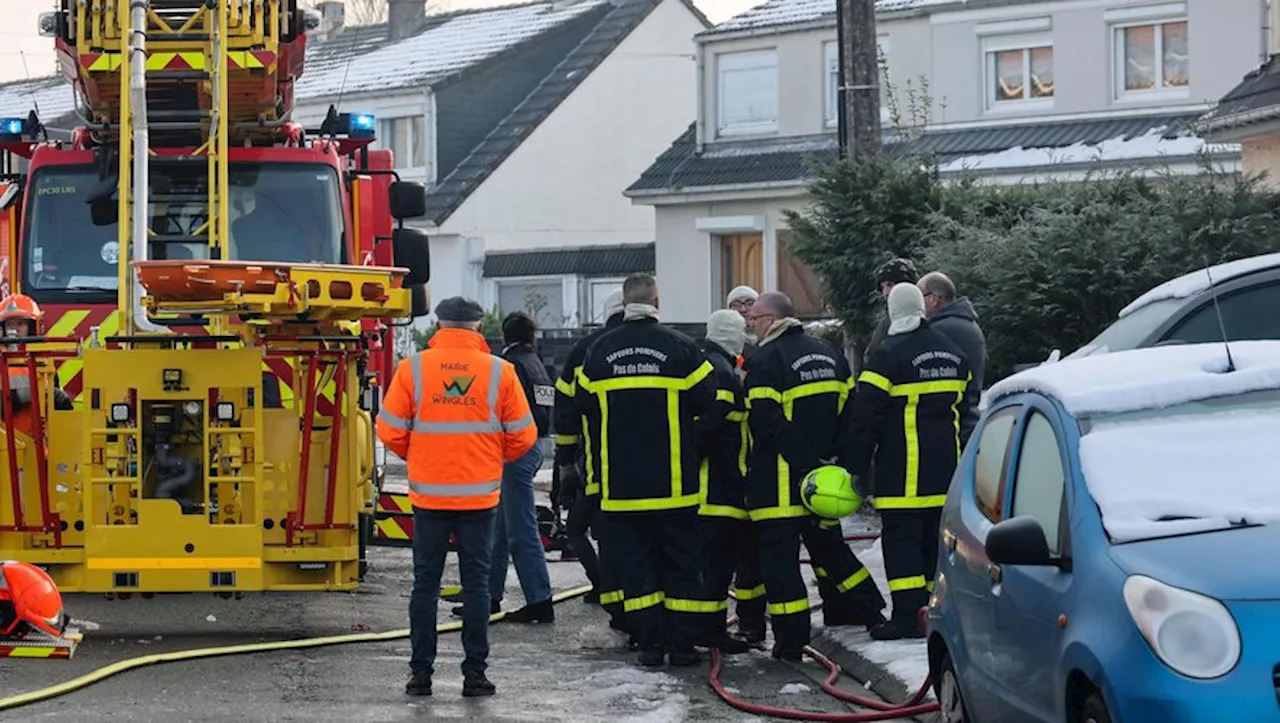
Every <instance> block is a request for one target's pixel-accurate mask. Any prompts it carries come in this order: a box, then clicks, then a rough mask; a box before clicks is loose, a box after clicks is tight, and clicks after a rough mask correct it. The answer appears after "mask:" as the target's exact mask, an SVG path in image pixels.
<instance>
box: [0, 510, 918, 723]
mask: <svg viewBox="0 0 1280 723" xmlns="http://www.w3.org/2000/svg"><path fill="white" fill-rule="evenodd" d="M877 537H878V535H874V534H864V535H846V536H845V540H850V541H866V540H874V539H876V538H877ZM591 589H592V586H591V585H583V586H580V587H576V588H572V589H569V590H565V591H563V592H559V593H556V594H555V595H553V596H552V598H551V600H552V602H553V603H561V602H564V601H566V600H571V599H573V598H577V597H581V596H583V595H585V594H587V593H588V592H590V591H591ZM821 607H822V605H821V603H819V604H817V605H814V606H813V607H812V608H811V609H812V610H818V609H820V608H821ZM505 616H506V612H499V613H495V614H494V615H493V616H491V617H490V618H489V620H490V622H500V621H502V619H503V618H504V617H505ZM736 619H737V616H736V615H735V616H732V617H731V618H730V619H729V624H733V623H734V622H735V621H736ZM461 629H462V621H460V620H459V621H453V622H448V623H441V624H440V625H438V626H437V627H436V631H437V632H440V633H450V632H457V631H460V630H461ZM407 637H409V630H408V629H402V630H389V631H386V632H382V633H363V632H362V633H351V634H346V635H329V636H322V637H315V638H302V639H299V640H281V641H276V642H270V643H249V644H244V645H226V646H220V647H211V648H194V649H191V650H177V651H173V652H170V653H157V654H153V655H143V656H139V657H136V658H129V659H126V660H121V661H118V662H115V663H111V664H110V665H106V666H103V667H101V668H98V669H97V670H94V671H91V672H89V673H86V674H84V675H81V676H79V677H77V678H73V679H71V680H68V681H66V682H63V683H58V684H56V685H51V686H49V687H47V688H41V689H38V690H33V691H30V692H27V693H19V694H18V695H12V696H8V697H5V698H0V711H4V710H12V709H14V708H19V707H22V706H26V705H31V704H33V703H38V702H40V701H45V700H50V699H52V698H58V697H61V696H64V695H68V694H70V693H73V692H75V691H78V690H81V689H84V688H87V687H89V686H90V685H93V684H94V683H99V682H102V681H104V680H106V679H108V678H111V677H114V676H116V675H119V674H121V673H125V672H127V671H130V670H135V669H137V668H143V667H146V666H149V665H158V664H161V663H176V662H181V661H186V660H197V659H201V658H214V657H221V656H227V655H247V654H251V653H265V652H272V651H277V650H298V649H304V648H319V647H325V646H330V645H348V644H353V643H382V642H388V641H391V640H401V639H404V638H407ZM804 652H805V654H806V655H808V656H809V657H811V658H813V659H814V660H815V661H817V662H818V663H819V664H821V665H823V666H825V667H826V668H827V676H826V678H824V679H823V680H822V682H821V683H820V686H821V688H822V690H823V691H824V692H826V693H827V694H829V695H831V696H833V697H835V698H837V699H839V700H841V701H844V702H846V703H851V704H854V705H858V706H861V707H863V708H868V709H870V712H865V713H816V712H811V711H803V710H796V709H790V708H778V707H774V706H767V705H761V704H756V703H751V702H749V701H745V700H742V699H741V698H738V697H736V696H734V695H733V694H731V693H729V691H728V690H727V689H726V688H725V686H724V685H723V683H721V681H720V672H721V669H722V667H723V662H724V660H723V657H722V656H721V654H720V651H719V650H714V649H713V650H712V651H711V672H710V674H709V675H708V676H707V683H708V684H709V685H710V686H711V689H712V690H714V691H715V693H716V695H718V696H719V697H720V699H721V700H723V701H724V702H725V703H727V704H729V705H730V706H732V707H734V708H737V709H738V710H741V711H745V712H748V713H752V714H756V715H765V716H772V717H775V718H785V719H789V720H809V721H839V722H841V723H862V722H863V721H883V720H895V719H901V718H910V717H914V716H917V715H923V714H925V713H932V712H935V711H937V710H939V708H940V707H939V705H938V704H937V703H922V702H921V701H923V700H924V697H925V696H926V695H927V694H928V691H929V688H930V685H931V681H930V680H929V679H928V678H926V679H925V681H924V683H923V684H922V685H921V686H920V688H919V689H918V690H917V691H916V693H915V694H914V695H912V696H911V697H910V698H909V699H908V700H907V701H905V702H904V703H901V704H894V703H885V702H883V701H879V700H874V699H871V698H866V697H863V696H859V695H855V694H853V693H848V692H845V691H843V690H840V689H839V688H837V687H836V685H835V684H836V681H838V680H839V678H840V673H841V669H840V666H839V665H837V664H836V663H835V662H834V661H832V660H830V659H829V658H827V657H826V656H825V655H823V654H822V653H820V652H818V651H817V650H815V649H814V648H812V647H810V646H806V647H805V648H804Z"/></svg>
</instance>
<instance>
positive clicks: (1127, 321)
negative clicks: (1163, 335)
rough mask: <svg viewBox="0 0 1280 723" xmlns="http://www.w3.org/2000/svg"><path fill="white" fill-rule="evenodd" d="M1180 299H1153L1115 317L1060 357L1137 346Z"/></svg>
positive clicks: (1071, 356) (1170, 312)
mask: <svg viewBox="0 0 1280 723" xmlns="http://www.w3.org/2000/svg"><path fill="white" fill-rule="evenodd" d="M1184 301H1185V299H1161V300H1159V301H1153V302H1151V303H1150V304H1147V305H1146V306H1143V307H1141V308H1139V309H1137V310H1135V311H1134V312H1132V313H1130V314H1128V315H1127V316H1122V317H1120V318H1119V319H1116V320H1115V322H1113V323H1112V324H1111V326H1108V327H1107V328H1106V329H1103V331H1102V333H1101V334H1099V335H1097V336H1096V337H1094V338H1093V340H1092V341H1090V342H1089V343H1088V344H1085V345H1084V346H1082V347H1080V348H1079V349H1077V350H1076V351H1074V352H1072V353H1070V354H1068V355H1067V356H1065V357H1063V358H1064V359H1078V358H1080V357H1086V356H1093V355H1094V354H1108V353H1110V352H1115V351H1127V350H1129V349H1137V348H1138V345H1139V344H1141V343H1142V342H1143V341H1145V340H1146V339H1147V337H1149V336H1151V333H1152V332H1154V331H1155V330H1156V329H1157V328H1158V327H1159V326H1160V325H1161V324H1163V323H1164V322H1165V320H1166V319H1168V318H1169V316H1170V315H1171V314H1173V312H1174V311H1176V310H1177V309H1178V307H1180V306H1181V305H1182V303H1183V302H1184Z"/></svg>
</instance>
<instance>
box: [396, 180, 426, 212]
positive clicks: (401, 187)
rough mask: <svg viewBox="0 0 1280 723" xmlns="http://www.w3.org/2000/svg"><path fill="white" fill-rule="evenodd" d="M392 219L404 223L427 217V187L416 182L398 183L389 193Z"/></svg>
mask: <svg viewBox="0 0 1280 723" xmlns="http://www.w3.org/2000/svg"><path fill="white" fill-rule="evenodd" d="M388 195H389V196H390V205H391V217H392V218H395V219H398V220H400V221H403V220H405V219H409V218H421V217H423V216H426V215H427V187H426V186H424V185H422V184H421V183H416V182H414V181H396V182H395V183H392V184H391V188H390V190H389V191H388Z"/></svg>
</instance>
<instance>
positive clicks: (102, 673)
mask: <svg viewBox="0 0 1280 723" xmlns="http://www.w3.org/2000/svg"><path fill="white" fill-rule="evenodd" d="M590 591H591V586H590V585H583V586H582V587H575V588H572V589H570V590H565V591H563V592H559V593H556V594H555V595H553V596H551V601H552V602H556V603H559V602H564V601H565V600H570V599H572V598H575V597H580V596H582V595H585V594H587V593H588V592H590ZM504 617H506V613H505V612H499V613H494V614H493V615H492V616H490V617H489V622H491V623H496V622H499V621H500V620H502V619H503V618H504ZM461 629H462V621H460V620H458V621H454V622H449V623H443V624H441V625H438V626H436V632H440V633H451V632H455V631H458V630H461ZM407 637H409V630H408V629H407V628H406V629H404V630H389V631H387V632H384V633H353V634H351V635H329V636H325V637H322V638H302V639H301V640H280V641H277V642H274V643H252V644H249V645H227V646H223V647H220V648H195V649H193V650H177V651H174V652H172V653H158V654H156V655H143V656H140V657H137V658H129V659H127V660H121V661H120V662H118V663H112V664H110V665H107V666H104V667H101V668H98V669H97V670H95V671H93V672H91V673H86V674H84V675H82V676H80V677H79V678H72V679H71V680H68V681H67V682H65V683H59V684H57V685H51V686H49V687H48V688H41V689H39V690H33V691H31V692H29V693H20V694H18V695H14V696H10V697H8V698H0V710H9V709H11V708H18V707H21V706H24V705H30V704H31V703H36V702H39V701H42V700H49V699H50V698H57V697H59V696H63V695H66V694H68V693H71V692H74V691H77V690H80V689H81V688H86V687H88V686H90V685H93V684H94V683H98V682H101V681H103V680H106V679H107V678H110V677H112V676H114V675H119V674H120V673H123V672H125V671H128V670H133V669H134V668H141V667H144V666H147V665H155V664H157V663H176V662H179V661H182V660H195V659H197V658H216V657H218V656H222V655H244V654H246V653H265V652H269V651H272V650H294V649H298V648H318V647H321V646H325V645H346V644H348V643H381V642H386V641H388V640H398V639H400V638H407Z"/></svg>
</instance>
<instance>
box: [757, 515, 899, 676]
mask: <svg viewBox="0 0 1280 723" xmlns="http://www.w3.org/2000/svg"><path fill="white" fill-rule="evenodd" d="M834 529H835V530H836V532H837V534H834V535H833V534H832V533H831V531H830V530H821V529H819V527H818V521H817V518H814V517H792V518H785V519H780V520H762V521H760V522H757V523H756V530H757V533H758V534H759V538H760V570H761V572H762V573H763V574H764V587H765V594H766V596H767V598H768V600H769V615H770V616H771V617H772V618H773V637H774V641H775V642H774V644H775V649H776V650H780V651H783V652H786V653H791V654H798V653H799V652H800V651H801V649H803V648H804V646H806V645H808V644H809V634H810V628H809V591H808V588H807V587H806V586H805V584H804V578H803V577H801V575H800V542H801V540H802V539H803V541H804V546H805V547H806V548H807V549H808V550H809V558H810V560H812V561H813V564H814V565H815V566H821V567H822V568H823V569H824V570H825V571H826V573H827V577H828V578H830V579H831V584H832V586H833V587H834V591H835V593H836V597H837V598H838V599H839V600H840V601H841V602H846V603H847V605H848V606H849V608H852V609H856V610H858V611H860V612H863V613H864V614H866V615H868V616H870V615H871V614H872V613H873V612H879V611H880V610H881V609H882V608H884V597H883V596H882V595H881V594H880V590H879V588H877V587H876V584H875V581H874V580H872V579H871V575H870V573H869V572H868V570H867V569H866V568H865V567H863V565H862V563H861V562H860V561H859V560H858V558H857V557H856V556H855V555H854V554H853V551H852V550H850V549H849V546H848V545H846V544H844V539H843V535H840V534H838V533H839V528H834Z"/></svg>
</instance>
